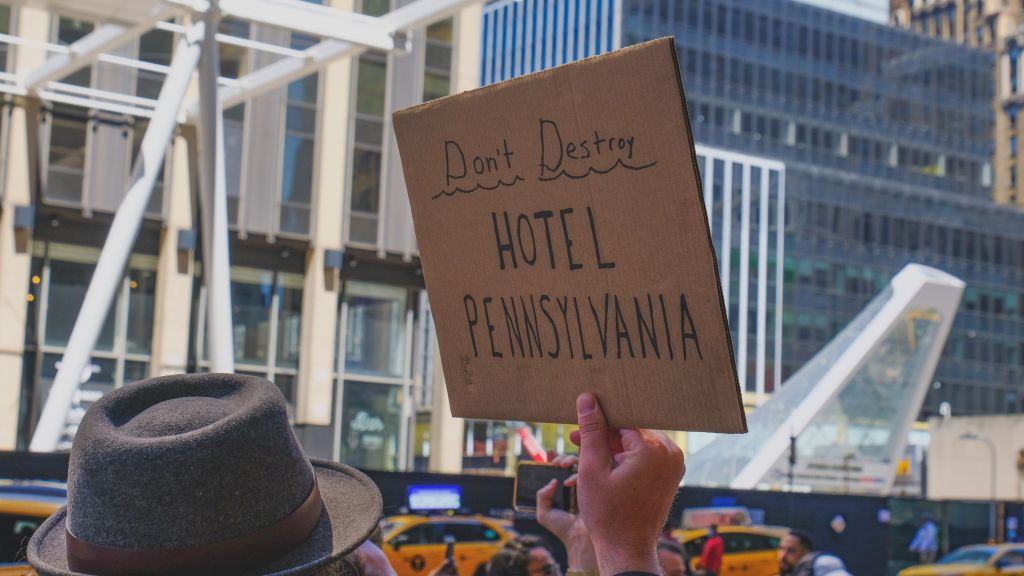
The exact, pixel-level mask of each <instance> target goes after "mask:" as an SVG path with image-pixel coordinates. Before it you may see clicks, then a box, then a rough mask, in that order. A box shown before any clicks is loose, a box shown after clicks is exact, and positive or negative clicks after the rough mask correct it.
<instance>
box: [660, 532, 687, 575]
mask: <svg viewBox="0 0 1024 576" xmlns="http://www.w3.org/2000/svg"><path fill="white" fill-rule="evenodd" d="M658 564H660V565H661V573H662V574H664V575H665V576H684V575H685V574H686V556H685V555H684V554H683V547H682V546H680V545H679V543H678V542H672V541H666V540H661V541H659V542H658Z"/></svg>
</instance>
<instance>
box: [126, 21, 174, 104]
mask: <svg viewBox="0 0 1024 576" xmlns="http://www.w3.org/2000/svg"><path fill="white" fill-rule="evenodd" d="M173 51H174V34H172V33H170V32H168V31H166V30H150V31H149V32H146V33H145V34H143V35H142V36H140V37H139V60H141V61H143V62H149V63H151V64H159V65H161V66H169V65H170V64H171V55H172V53H173ZM163 84H164V74H161V73H158V72H153V71H151V70H138V71H137V76H136V78H135V95H136V96H139V97H142V98H153V99H156V98H157V97H159V96H160V88H161V87H163Z"/></svg>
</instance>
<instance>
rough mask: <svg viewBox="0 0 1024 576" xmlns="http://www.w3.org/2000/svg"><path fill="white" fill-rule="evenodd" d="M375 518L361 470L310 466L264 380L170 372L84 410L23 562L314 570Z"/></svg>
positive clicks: (69, 569) (112, 570)
mask: <svg viewBox="0 0 1024 576" xmlns="http://www.w3.org/2000/svg"><path fill="white" fill-rule="evenodd" d="M381 513H382V502H381V496H380V491H379V490H378V489H377V487H376V486H375V485H374V484H373V482H371V481H370V479H369V478H367V477H366V476H365V475H364V474H362V473H361V472H359V471H357V470H355V469H353V468H350V467H348V466H345V465H343V464H338V463H333V462H321V461H316V460H313V461H311V460H309V459H307V458H306V456H305V455H304V454H303V453H302V449H301V448H300V447H299V444H298V442H297V441H296V439H295V435H294V434H293V432H292V429H291V426H290V425H289V423H288V415H287V412H286V407H285V402H284V397H283V396H282V395H281V392H280V391H279V390H278V389H277V387H276V386H274V385H273V384H272V383H270V382H268V381H266V380H264V379H262V378H256V377H252V376H241V375H234V374H186V375H176V376H164V377H160V378H153V379H150V380H145V381H142V382H138V383H136V384H130V385H128V386H125V387H123V388H121V389H119V390H115V391H114V392H111V393H110V394H107V395H106V396H104V397H103V398H101V399H100V400H99V401H97V402H96V403H95V404H93V405H92V407H91V408H89V411H88V412H87V413H86V414H85V417H84V418H83V419H82V422H81V424H80V426H79V428H78V433H77V435H76V436H75V442H74V445H73V447H72V449H71V461H70V467H69V471H68V504H67V506H65V507H64V508H61V509H60V510H59V511H57V512H56V513H55V514H54V515H53V516H51V517H50V518H49V519H48V520H47V521H46V522H44V523H43V525H42V526H40V527H39V529H38V530H37V531H36V533H35V534H34V535H33V536H32V539H31V540H30V541H29V545H28V560H29V563H30V564H31V565H32V566H33V567H34V568H35V569H36V570H37V571H38V572H39V573H40V574H42V575H43V576H47V575H61V576H67V575H71V576H78V575H84V574H98V575H101V576H106V575H108V574H109V575H112V574H243V575H250V574H252V575H271V574H282V575H283V574H309V573H311V572H314V571H316V570H318V569H319V568H321V567H323V566H325V565H327V564H330V563H332V562H335V561H336V560H338V559H340V558H342V557H344V556H345V555H347V554H349V553H350V552H352V551H353V550H355V548H357V547H358V546H359V545H360V544H361V543H362V542H363V541H365V540H366V539H367V538H368V537H369V535H370V534H371V533H372V532H373V530H374V529H375V528H376V527H377V522H378V520H379V519H380V517H381Z"/></svg>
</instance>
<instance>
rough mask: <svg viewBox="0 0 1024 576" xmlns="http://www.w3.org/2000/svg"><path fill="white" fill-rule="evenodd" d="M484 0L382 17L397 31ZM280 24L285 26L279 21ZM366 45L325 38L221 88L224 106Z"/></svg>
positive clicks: (420, 1) (411, 8) (422, 2)
mask: <svg viewBox="0 0 1024 576" xmlns="http://www.w3.org/2000/svg"><path fill="white" fill-rule="evenodd" d="M480 1H481V0H416V2H413V3H411V4H407V5H405V6H402V7H401V8H398V9H397V10H393V11H391V12H389V13H387V14H385V15H384V16H381V17H379V18H378V19H379V20H382V21H384V22H386V23H387V25H388V26H390V27H392V28H394V29H395V30H411V29H417V28H423V27H426V26H429V25H430V24H433V23H434V22H437V21H439V20H444V19H445V18H448V17H449V16H453V15H454V14H456V13H458V12H459V11H460V10H462V9H463V8H465V7H466V6H470V5H473V4H478V3H479V2H480ZM279 25H281V24H280V23H279ZM364 51H366V47H365V46H361V45H358V44H354V43H351V42H342V41H340V40H324V41H323V42H320V43H319V44H316V45H314V46H311V47H309V48H307V49H306V50H305V51H304V52H303V55H304V58H292V59H283V60H279V61H277V62H274V63H273V64H270V65H269V66H264V67H263V68H260V69H259V70H255V71H253V72H250V73H249V74H246V75H245V76H242V77H241V78H239V79H238V85H237V86H233V87H230V88H225V89H223V90H221V105H222V106H223V107H224V108H231V107H233V106H236V105H238V104H241V103H242V102H244V101H245V100H247V99H249V98H252V97H254V96H259V95H260V94H263V93H265V92H268V91H270V90H274V89H275V88H279V87H281V86H285V85H287V84H288V83H289V82H292V81H295V80H298V79H300V78H302V77H304V76H308V75H309V74H312V73H313V72H316V71H317V70H319V69H321V68H323V67H324V66H325V65H327V64H329V63H330V62H332V61H334V60H337V59H339V58H343V57H346V56H358V55H359V54H361V53H362V52H364ZM197 114H198V108H197V107H196V106H194V105H193V106H192V107H191V108H190V109H189V120H193V121H194V120H195V117H196V115H197Z"/></svg>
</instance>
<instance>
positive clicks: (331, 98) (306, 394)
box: [295, 0, 352, 426]
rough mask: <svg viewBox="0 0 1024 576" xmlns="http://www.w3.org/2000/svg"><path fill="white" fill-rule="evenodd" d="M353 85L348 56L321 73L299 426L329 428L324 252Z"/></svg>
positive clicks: (334, 311)
mask: <svg viewBox="0 0 1024 576" xmlns="http://www.w3.org/2000/svg"><path fill="white" fill-rule="evenodd" d="M330 6H331V7H333V8H340V9H342V10H352V0H334V1H333V2H330ZM351 83H352V60H351V59H349V58H344V59H342V60H339V61H337V62H334V63H332V64H330V65H329V66H327V67H326V68H325V69H324V71H323V72H322V73H321V74H320V104H319V108H318V116H317V123H318V126H317V130H318V131H319V133H318V134H317V142H318V145H319V148H318V150H317V151H316V155H317V162H316V163H315V164H314V170H316V175H317V177H316V178H315V179H314V182H315V186H316V190H315V191H314V194H313V203H312V219H311V221H310V231H311V237H312V242H311V243H310V248H309V250H308V251H307V253H306V275H305V283H304V285H303V289H302V336H301V345H300V355H299V382H298V398H296V414H295V422H296V423H297V424H313V425H319V426H329V425H330V424H331V415H332V413H333V410H332V405H331V402H332V400H333V395H332V391H333V382H334V360H335V358H334V357H335V354H336V351H337V341H336V326H337V322H338V285H339V278H338V273H337V272H328V271H325V270H324V253H325V252H326V251H327V250H331V249H334V250H340V249H341V247H342V245H341V238H342V214H343V213H344V211H343V200H344V198H345V184H346V181H347V179H348V177H349V175H348V171H347V169H346V168H347V165H348V164H347V162H344V161H343V159H344V158H346V157H347V150H348V148H349V133H350V130H349V121H350V114H349V111H350V110H351V108H352V106H351V103H350V100H351V93H352V91H351ZM342 274H344V271H342ZM339 401H340V394H339ZM336 424H340V423H336Z"/></svg>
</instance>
